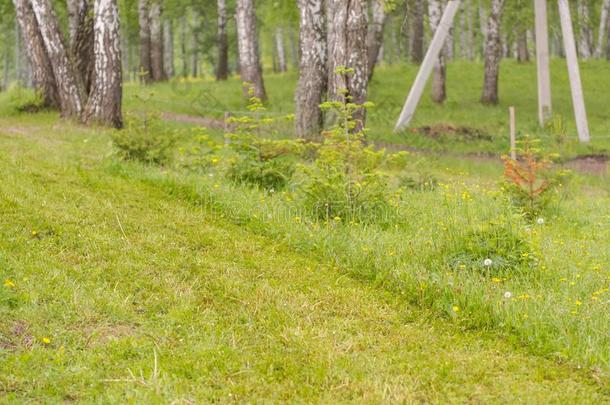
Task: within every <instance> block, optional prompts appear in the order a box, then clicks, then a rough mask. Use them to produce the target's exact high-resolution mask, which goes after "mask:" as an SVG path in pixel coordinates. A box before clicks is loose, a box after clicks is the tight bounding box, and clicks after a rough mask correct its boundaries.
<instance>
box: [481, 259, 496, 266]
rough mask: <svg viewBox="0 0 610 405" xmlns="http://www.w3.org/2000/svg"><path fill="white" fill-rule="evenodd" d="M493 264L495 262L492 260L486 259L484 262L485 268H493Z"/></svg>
mask: <svg viewBox="0 0 610 405" xmlns="http://www.w3.org/2000/svg"><path fill="white" fill-rule="evenodd" d="M493 263H494V262H493V260H491V259H485V260H483V266H485V267H489V266H491V265H492V264H493Z"/></svg>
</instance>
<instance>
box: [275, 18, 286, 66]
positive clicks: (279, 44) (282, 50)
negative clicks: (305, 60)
mask: <svg viewBox="0 0 610 405" xmlns="http://www.w3.org/2000/svg"><path fill="white" fill-rule="evenodd" d="M275 46H276V48H277V59H278V65H279V66H278V67H279V71H280V72H285V71H287V70H288V67H287V64H286V47H285V46H284V30H283V29H282V27H277V28H276V29H275Z"/></svg>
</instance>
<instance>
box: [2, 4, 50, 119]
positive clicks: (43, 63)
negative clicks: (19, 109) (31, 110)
mask: <svg viewBox="0 0 610 405" xmlns="http://www.w3.org/2000/svg"><path fill="white" fill-rule="evenodd" d="M13 3H14V4H15V10H16V13H17V21H18V22H19V26H20V27H21V32H22V33H23V39H24V41H25V43H26V46H25V49H26V52H27V54H28V59H29V60H30V65H31V67H32V85H33V86H34V89H35V90H36V91H38V92H40V94H41V95H42V97H43V100H44V106H45V107H49V108H59V107H60V104H59V93H58V91H57V85H56V83H55V75H54V74H53V66H51V61H50V60H49V57H48V55H47V51H46V49H45V45H44V41H43V39H42V35H40V30H39V29H38V21H37V20H36V16H35V15H34V11H33V10H32V6H31V4H30V2H29V1H28V0H13Z"/></svg>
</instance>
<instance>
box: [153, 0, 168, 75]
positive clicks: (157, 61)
mask: <svg viewBox="0 0 610 405" xmlns="http://www.w3.org/2000/svg"><path fill="white" fill-rule="evenodd" d="M149 24H150V67H151V70H152V71H151V76H152V79H153V80H154V81H155V82H159V81H162V80H166V79H167V76H166V74H165V69H164V67H163V30H162V28H161V27H162V25H161V2H160V0H152V1H151V3H150V10H149Z"/></svg>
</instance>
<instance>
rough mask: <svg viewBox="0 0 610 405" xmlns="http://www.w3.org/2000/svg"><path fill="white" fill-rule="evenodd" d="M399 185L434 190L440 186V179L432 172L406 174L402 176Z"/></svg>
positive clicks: (418, 189)
mask: <svg viewBox="0 0 610 405" xmlns="http://www.w3.org/2000/svg"><path fill="white" fill-rule="evenodd" d="M398 180H399V186H400V187H402V188H405V189H407V190H412V191H434V190H436V188H437V187H438V179H437V178H436V177H435V176H434V175H433V174H430V173H425V172H422V173H416V174H413V175H411V174H405V175H402V176H400V178H399V179H398Z"/></svg>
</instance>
